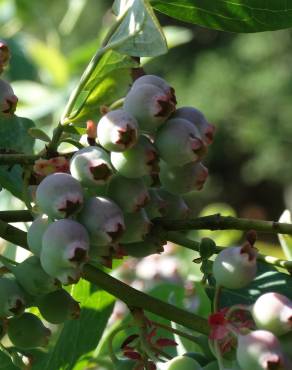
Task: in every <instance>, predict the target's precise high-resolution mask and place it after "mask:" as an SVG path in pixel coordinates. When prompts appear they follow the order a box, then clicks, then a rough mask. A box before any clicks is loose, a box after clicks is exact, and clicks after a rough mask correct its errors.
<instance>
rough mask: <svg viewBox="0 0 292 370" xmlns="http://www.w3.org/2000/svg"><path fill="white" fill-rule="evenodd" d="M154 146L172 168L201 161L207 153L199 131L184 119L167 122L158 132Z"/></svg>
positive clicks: (173, 119)
mask: <svg viewBox="0 0 292 370" xmlns="http://www.w3.org/2000/svg"><path fill="white" fill-rule="evenodd" d="M154 144H155V146H156V147H157V149H158V152H159V154H160V156H161V158H162V159H163V160H164V161H165V162H166V163H168V164H169V165H170V166H183V165H184V164H187V163H189V162H194V161H199V160H200V159H201V158H202V157H203V156H204V155H205V154H206V152H207V147H206V145H205V144H204V143H203V141H202V137H201V134H200V132H199V130H198V129H197V128H196V126H194V125H193V124H192V123H191V122H189V121H187V120H185V119H183V118H172V119H169V120H168V121H166V122H165V123H164V124H163V125H162V126H161V127H160V128H159V130H158V131H157V133H156V136H155V141H154ZM174 148H175V150H174Z"/></svg>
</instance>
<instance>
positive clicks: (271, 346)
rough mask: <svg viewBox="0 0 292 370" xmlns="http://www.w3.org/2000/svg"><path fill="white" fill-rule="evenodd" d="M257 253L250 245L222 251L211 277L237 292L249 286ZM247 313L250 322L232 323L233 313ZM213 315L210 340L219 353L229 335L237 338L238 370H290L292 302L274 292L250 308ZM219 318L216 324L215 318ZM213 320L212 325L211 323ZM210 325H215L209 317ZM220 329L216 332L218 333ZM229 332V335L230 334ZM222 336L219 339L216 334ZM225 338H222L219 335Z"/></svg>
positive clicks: (291, 358)
mask: <svg viewBox="0 0 292 370" xmlns="http://www.w3.org/2000/svg"><path fill="white" fill-rule="evenodd" d="M256 256H257V251H256V249H255V248H254V246H253V244H252V243H251V241H246V242H245V243H244V244H243V246H241V247H232V248H226V249H224V250H223V251H221V252H220V253H219V254H218V256H217V258H216V259H215V261H214V264H213V274H214V277H215V279H216V282H217V284H218V285H219V286H222V287H224V288H227V289H240V288H244V287H246V286H248V284H250V283H251V282H252V281H253V280H254V278H255V276H256V271H257V263H256ZM238 310H239V311H241V310H244V311H247V312H248V313H249V314H250V317H251V320H252V324H251V321H244V320H241V323H240V325H238V322H237V323H236V325H235V323H234V321H233V320H232V319H231V318H232V312H235V311H238ZM223 311H224V313H222V311H221V312H219V313H215V314H214V315H215V316H216V319H217V320H215V321H216V322H215V324H216V325H217V329H216V330H217V334H216V330H215V331H213V339H214V340H215V341H216V340H217V341H218V343H219V345H220V346H221V349H223V346H224V344H225V345H226V341H228V338H229V339H230V334H231V335H232V336H233V337H234V336H236V337H237V341H236V360H237V363H238V365H239V368H240V369H241V370H250V369H256V370H257V369H258V370H269V369H275V370H277V369H287V370H288V369H291V368H292V357H291V347H290V349H288V348H289V346H291V339H292V301H291V300H290V299H288V298H287V297H285V296H284V295H281V294H279V293H276V292H268V293H264V294H262V295H261V296H259V298H258V299H257V300H256V301H255V303H254V304H253V305H251V306H243V305H240V306H236V305H235V306H232V307H231V308H229V309H223ZM218 315H219V316H220V315H221V318H220V320H219V322H218V317H219V316H218ZM212 320H213V321H212ZM210 322H211V323H212V322H213V323H214V316H213V319H212V317H211V320H210ZM218 327H219V330H218ZM230 331H231V332H230ZM219 332H221V334H220V335H218V333H219ZM223 332H224V333H225V335H222V333H223Z"/></svg>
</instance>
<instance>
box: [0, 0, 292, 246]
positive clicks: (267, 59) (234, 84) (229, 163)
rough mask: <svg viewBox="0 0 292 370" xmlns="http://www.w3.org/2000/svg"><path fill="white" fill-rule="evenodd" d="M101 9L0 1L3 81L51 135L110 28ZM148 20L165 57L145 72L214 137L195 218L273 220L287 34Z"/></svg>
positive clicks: (281, 195) (290, 166) (287, 90)
mask: <svg viewBox="0 0 292 370" xmlns="http://www.w3.org/2000/svg"><path fill="white" fill-rule="evenodd" d="M111 5H112V1H110V0H66V1H65V0H62V1H57V0H43V1H37V0H0V38H2V39H4V40H6V41H7V42H8V43H9V45H10V47H11V49H12V59H11V64H10V67H9V69H8V70H7V71H6V72H5V74H4V78H6V79H8V80H9V81H11V82H12V85H13V87H14V90H15V92H16V95H17V96H18V97H19V100H20V104H19V108H18V111H17V113H18V115H24V116H27V117H29V118H32V119H34V120H35V121H36V124H37V125H38V126H39V127H42V128H45V130H46V131H47V132H51V130H52V127H53V126H54V125H56V123H57V122H58V118H59V117H60V114H61V112H62V109H63V108H64V105H65V103H66V99H67V98H68V96H69V93H70V92H71V91H72V89H73V87H74V86H75V83H76V81H77V80H78V78H79V77H80V75H81V73H82V71H83V69H84V68H85V66H86V64H87V63H88V61H89V59H90V57H91V56H92V55H93V53H94V51H95V50H96V48H97V47H98V45H99V42H100V40H101V38H102V36H103V35H102V32H104V31H105V30H106V27H107V26H108V25H109V24H110V22H111V13H110V6H111ZM158 16H159V19H160V21H161V23H162V25H163V26H167V28H166V33H167V37H168V41H169V45H170V46H171V49H170V51H169V53H168V54H167V55H164V56H161V57H159V58H156V59H155V60H144V61H143V63H145V70H146V71H147V73H153V74H158V75H161V76H162V77H164V78H165V79H167V80H168V81H169V82H170V84H171V85H172V86H174V87H175V89H176V93H177V98H178V104H179V106H182V105H192V106H195V107H197V108H199V109H200V110H202V111H203V112H204V114H205V115H206V117H207V118H208V120H209V121H210V122H212V123H214V124H215V125H216V128H217V131H216V136H215V142H214V144H213V145H211V147H210V150H209V153H208V155H207V159H206V161H205V163H206V165H207V167H208V168H209V171H210V178H209V181H208V184H207V186H206V187H205V189H204V191H203V192H201V193H199V194H195V195H194V197H192V202H193V203H194V204H195V206H196V208H197V212H198V213H199V212H200V210H201V209H202V208H203V207H205V206H206V205H208V204H210V203H217V202H221V203H222V202H225V203H227V204H228V205H230V206H231V207H233V208H234V209H235V211H236V213H237V215H239V216H241V217H251V218H263V219H273V220H278V218H279V217H280V215H281V213H282V212H283V210H284V208H290V209H292V186H291V184H292V160H290V157H291V148H292V125H291V117H292V104H291V95H292V74H291V64H292V52H291V45H292V31H291V30H284V31H277V32H265V33H258V34H230V33H224V32H218V31H212V30H209V29H204V28H201V27H197V26H194V25H189V24H185V23H182V22H181V23H179V22H177V21H174V20H173V19H170V18H167V17H165V16H161V15H158ZM97 109H98V107H97ZM271 241H276V239H271Z"/></svg>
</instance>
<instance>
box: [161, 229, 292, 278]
mask: <svg viewBox="0 0 292 370" xmlns="http://www.w3.org/2000/svg"><path fill="white" fill-rule="evenodd" d="M285 225H289V224H285ZM291 226H292V225H291ZM165 239H166V240H168V241H169V242H172V243H175V244H178V245H180V246H182V247H185V248H188V249H191V250H193V251H195V252H199V246H200V243H199V242H197V241H194V240H191V239H188V238H187V237H186V236H184V235H183V234H181V233H179V232H174V231H168V232H166V234H165ZM224 248H227V247H220V246H218V245H217V246H216V249H215V253H219V252H220V251H221V250H222V249H224ZM257 260H258V261H261V262H264V263H267V264H269V265H273V266H278V267H282V268H284V269H286V270H288V271H292V261H287V260H283V259H280V258H277V257H273V256H266V255H264V254H261V253H258V254H257Z"/></svg>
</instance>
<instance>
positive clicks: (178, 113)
mask: <svg viewBox="0 0 292 370" xmlns="http://www.w3.org/2000/svg"><path fill="white" fill-rule="evenodd" d="M91 131H92V127H91ZM213 132H214V127H213V126H212V125H210V124H209V123H208V122H207V120H206V119H205V117H204V116H203V115H202V113H200V112H199V111H197V110H196V109H195V108H190V107H184V108H180V109H178V110H176V98H175V95H174V90H173V89H172V88H171V87H170V86H169V85H168V84H167V83H166V82H165V81H164V80H163V79H161V78H159V77H157V76H152V75H145V76H142V77H140V78H139V79H138V80H136V81H135V82H134V84H133V86H132V87H131V89H130V91H129V92H128V94H127V96H126V97H125V101H124V107H123V109H116V110H112V111H108V112H106V113H105V114H104V115H103V117H102V118H101V119H100V121H99V122H98V125H97V130H96V135H94V133H92V132H91V136H93V137H94V136H96V137H97V141H98V142H97V143H96V142H95V143H92V141H91V143H92V144H95V145H90V146H88V147H85V148H83V149H80V150H78V151H77V152H75V153H74V155H73V156H72V158H71V160H70V166H69V167H70V168H69V172H70V173H54V174H50V175H48V176H46V177H45V178H44V179H43V180H42V181H41V183H40V184H39V186H38V187H37V190H36V195H35V202H36V205H37V208H38V211H39V213H40V215H39V217H38V218H36V219H35V221H34V222H33V223H32V225H31V227H30V229H29V230H28V245H29V248H30V250H31V251H32V252H33V253H34V254H35V255H36V256H38V257H39V258H40V263H41V266H42V268H43V269H44V271H45V272H46V273H47V274H49V275H50V276H51V277H53V278H56V279H58V280H59V281H61V283H62V284H71V283H73V282H76V281H78V279H79V278H80V275H81V272H82V266H83V265H84V263H85V262H87V261H99V262H103V263H105V261H110V260H111V259H112V258H116V257H119V256H123V255H134V256H146V255H149V254H152V253H157V252H160V251H161V250H162V249H161V248H162V244H163V241H161V240H157V238H156V239H155V238H153V237H152V235H151V233H150V231H151V226H152V220H153V219H155V218H157V217H162V218H184V217H187V215H188V206H187V205H186V203H185V201H184V199H183V194H185V193H188V192H190V191H193V190H200V189H201V188H202V186H203V184H204V182H205V180H206V178H207V175H208V171H207V169H206V168H205V167H204V166H203V164H202V163H201V162H200V161H201V159H202V157H203V155H204V154H205V153H206V151H207V146H208V145H209V144H210V143H211V142H212V138H213Z"/></svg>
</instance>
